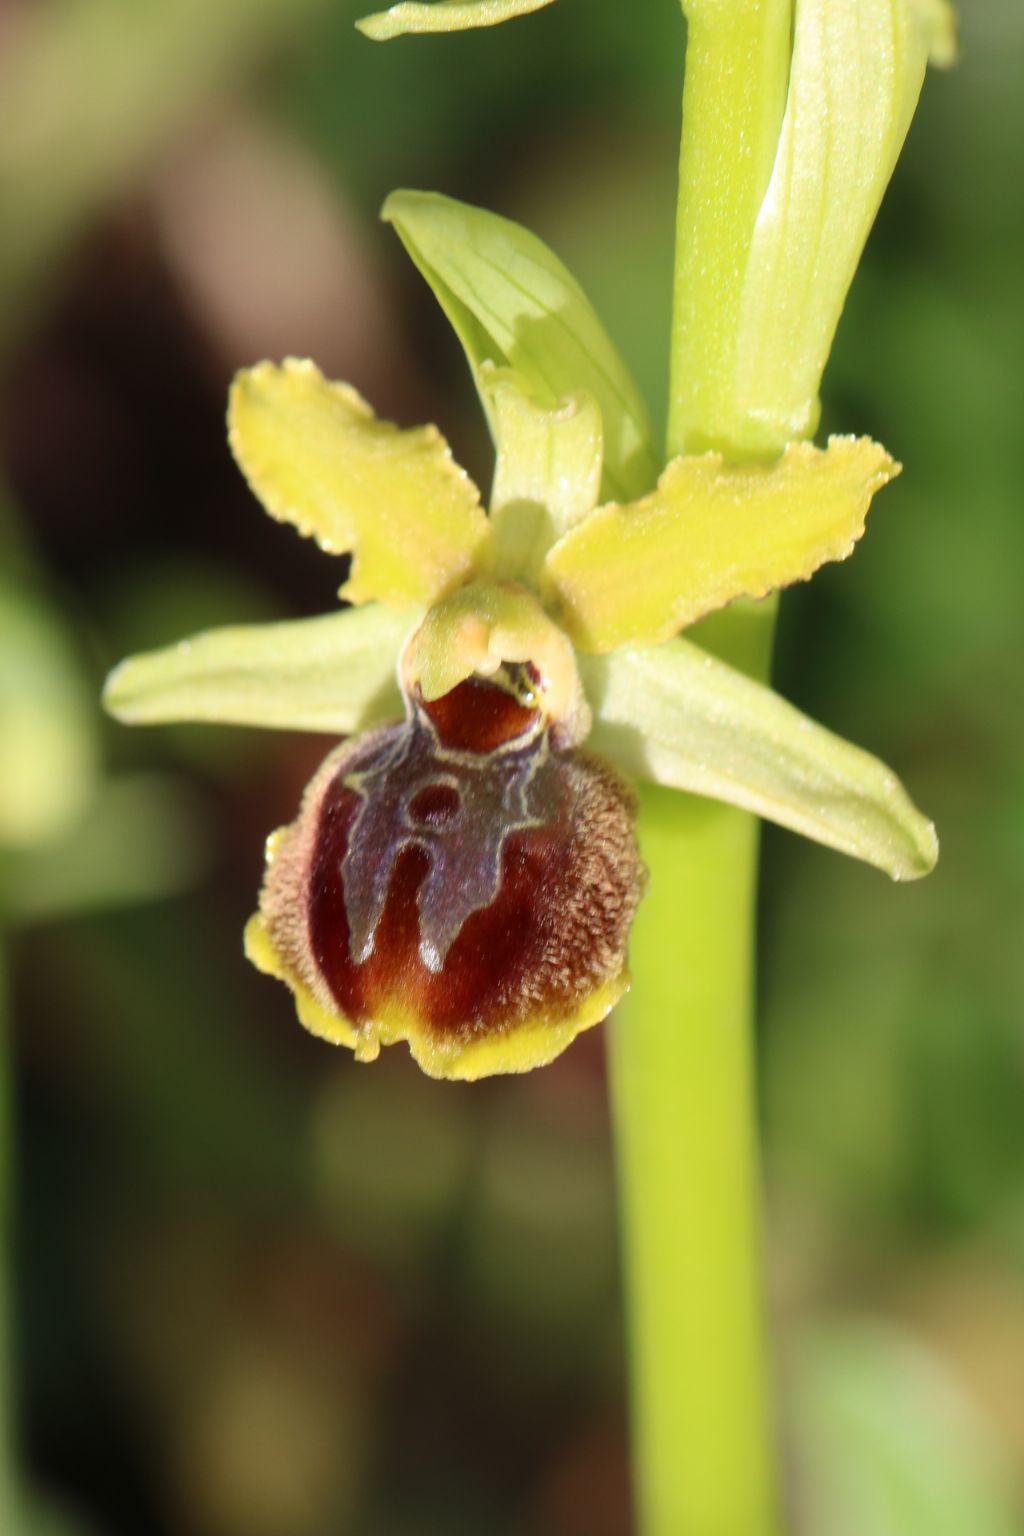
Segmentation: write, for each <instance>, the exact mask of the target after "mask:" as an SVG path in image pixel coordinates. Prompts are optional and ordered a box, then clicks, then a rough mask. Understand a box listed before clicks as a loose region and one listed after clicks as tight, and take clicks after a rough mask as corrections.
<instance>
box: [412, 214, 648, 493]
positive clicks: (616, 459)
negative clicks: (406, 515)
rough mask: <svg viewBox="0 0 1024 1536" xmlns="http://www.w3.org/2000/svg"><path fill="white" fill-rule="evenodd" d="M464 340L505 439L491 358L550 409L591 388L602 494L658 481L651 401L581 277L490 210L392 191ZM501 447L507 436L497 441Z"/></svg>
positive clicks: (416, 254)
mask: <svg viewBox="0 0 1024 1536" xmlns="http://www.w3.org/2000/svg"><path fill="white" fill-rule="evenodd" d="M381 217H382V218H384V219H385V220H387V222H388V223H390V224H393V225H394V227H395V229H396V231H397V233H398V235H399V237H400V238H401V241H402V244H403V245H404V246H405V248H406V250H407V251H408V253H409V255H410V256H411V258H412V260H413V261H414V262H415V263H416V265H417V267H419V269H420V271H421V273H422V274H423V276H424V278H425V279H426V281H427V282H428V283H429V284H430V287H431V289H432V290H433V293H434V297H435V298H436V299H437V301H438V303H439V304H440V306H441V308H442V309H443V310H444V312H445V314H446V315H447V317H448V319H449V321H450V322H451V325H452V327H453V329H454V331H455V333H456V335H457V336H458V338H459V340H460V341H461V342H462V345H463V348H464V349H465V352H466V356H467V358H468V359H469V363H470V367H471V368H472V370H473V376H474V378H475V379H476V381H477V385H478V388H479V389H480V395H481V400H482V402H483V407H484V410H485V411H486V412H487V418H488V421H489V423H490V426H491V432H492V435H493V436H494V437H495V439H496V441H499V422H498V418H497V413H496V405H495V400H494V398H493V392H492V391H491V389H490V388H489V386H488V382H487V378H488V376H487V374H486V372H485V371H482V368H481V365H482V364H484V363H491V364H495V365H497V366H498V367H500V368H511V369H514V370H515V373H516V376H517V377H518V379H519V381H520V382H521V385H522V387H523V388H524V389H525V390H527V391H528V392H529V393H530V395H531V397H532V398H533V399H534V401H535V402H536V403H537V404H538V405H540V406H545V407H548V408H549V409H551V408H556V407H558V406H559V405H560V404H561V403H562V402H563V401H564V400H565V399H566V398H567V397H570V396H578V395H579V393H580V391H586V393H587V394H589V395H591V396H593V398H594V400H595V401H596V402H597V406H598V409H599V410H600V413H601V421H602V428H603V440H604V468H603V478H602V486H601V494H602V495H603V496H605V497H606V498H609V499H612V498H614V499H616V500H628V499H629V498H631V497H634V496H642V495H643V494H644V492H645V491H649V490H650V488H651V486H652V485H653V484H654V482H655V481H656V480H657V478H658V470H659V468H660V464H659V460H658V454H657V451H656V449H655V447H654V438H653V435H652V432H651V427H650V422H649V420H648V417H647V408H646V406H645V405H644V402H643V398H642V396H641V394H640V391H639V389H638V388H637V386H636V383H635V381H634V379H633V376H632V374H631V373H630V372H629V369H628V368H627V367H626V365H625V363H624V362H623V361H622V358H621V357H620V356H619V353H618V351H617V349H616V347H615V345H614V343H613V342H612V340H611V339H610V337H609V336H608V333H607V331H606V330H605V328H604V326H603V325H602V323H601V321H600V320H599V319H598V317H597V314H596V313H595V311H594V308H593V306H592V304H591V303H590V300H589V299H588V298H587V296H586V294H585V293H584V292H583V290H582V288H581V287H580V285H579V283H578V282H577V281H576V279H575V278H574V277H573V276H572V274H571V273H570V272H569V271H568V270H567V268H566V267H565V266H564V265H563V264H562V262H561V261H559V259H558V257H557V256H556V255H555V254H554V252H553V251H550V250H549V249H548V247H547V246H546V245H545V244H544V242H543V241H542V240H538V238H537V236H536V235H534V234H531V233H530V231H529V230H528V229H524V228H523V227H522V225H521V224H514V223H513V222H512V220H511V219H503V218H500V217H499V216H498V214H496V213H489V212H487V210H486V209H484V208H474V207H472V206H471V205H470V204H468V203H460V202H456V201H455V199H454V198H451V197H442V196H441V194H440V193H437V192H409V191H402V192H393V193H392V194H391V196H390V197H389V198H388V199H387V201H386V203H385V204H384V207H383V209H382V210H381ZM499 447H500V441H499Z"/></svg>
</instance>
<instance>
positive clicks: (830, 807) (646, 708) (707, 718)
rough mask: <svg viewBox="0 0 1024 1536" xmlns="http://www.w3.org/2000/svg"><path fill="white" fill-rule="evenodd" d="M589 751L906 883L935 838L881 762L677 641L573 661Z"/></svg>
mask: <svg viewBox="0 0 1024 1536" xmlns="http://www.w3.org/2000/svg"><path fill="white" fill-rule="evenodd" d="M578 661H579V666H580V675H581V677H582V679H583V686H584V689H585V691H586V694H587V697H588V699H589V701H590V704H591V707H592V708H593V711H594V716H595V724H594V728H593V731H592V733H591V736H590V742H589V745H591V746H592V747H593V749H594V751H595V752H598V753H600V754H601V755H602V756H604V757H607V758H609V759H610V760H611V761H612V762H614V763H616V764H618V766H619V767H620V768H624V769H625V770H626V771H627V772H629V773H632V774H633V775H635V776H636V777H637V778H640V779H649V780H652V781H653V782H654V783H656V784H666V785H669V786H670V787H672V788H674V789H684V790H690V791H692V792H693V793H695V794H699V795H710V796H712V797H713V798H715V799H718V800H726V801H728V802H730V803H731V804H733V805H738V806H741V807H742V808H743V809H744V810H748V811H753V812H754V813H755V814H756V815H758V816H763V817H765V818H766V819H767V820H769V821H775V822H778V823H779V825H780V826H784V827H790V828H791V829H792V830H793V831H794V832H800V833H802V834H803V835H804V836H805V837H810V838H813V839H814V840H815V841H816V842H819V843H825V844H826V845H827V846H828V847H830V848H837V849H839V851H840V852H842V853H848V854H851V855H853V857H855V858H858V859H864V860H865V861H866V862H867V863H869V864H874V865H876V866H877V868H879V869H883V870H885V872H886V873H887V874H889V875H891V876H892V878H893V879H894V880H913V879H916V878H917V877H918V876H920V875H925V874H927V873H928V871H929V870H930V869H932V868H933V867H934V865H935V861H936V859H937V857H938V842H937V840H936V836H935V829H934V827H933V826H932V824H931V822H929V821H927V820H926V819H925V818H924V817H923V816H922V815H921V814H920V812H919V811H918V810H916V809H915V807H914V806H913V804H912V803H911V801H910V799H909V798H908V796H907V793H906V791H905V790H904V788H903V786H902V785H901V784H900V782H899V780H898V779H897V778H896V776H895V775H894V774H893V773H892V772H891V771H890V770H889V769H888V768H887V767H886V766H885V765H884V763H880V762H879V761H878V759H877V758H874V757H871V756H870V755H869V754H868V753H867V752H862V751H861V750H860V748H859V747H854V746H851V745H850V743H849V742H846V741H843V740H842V739H841V737H838V736H834V735H833V734H832V733H831V731H827V730H825V729H824V727H822V726H820V725H816V724H815V723H814V722H813V721H812V720H809V719H808V718H807V716H806V715H803V714H801V713H800V711H799V710H796V709H794V708H793V707H792V705H790V704H787V703H786V702H785V700H784V699H781V698H780V697H779V696H778V694H776V693H773V692H772V690H771V689H770V688H765V687H763V686H762V685H761V684H760V683H755V682H754V681H753V680H752V679H751V678H748V677H745V676H744V675H743V674H742V673H741V672H736V671H734V670H733V669H732V668H731V667H728V666H726V665H725V663H724V662H721V661H717V660H716V659H715V658H714V657H713V656H711V655H709V654H708V653H707V652H706V651H702V650H700V649H699V648H698V647H697V646H695V645H691V644H690V643H689V642H688V641H685V640H669V641H667V642H666V643H665V644H664V645H660V646H653V647H650V648H635V649H634V648H632V647H630V648H626V649H624V650H620V651H614V652H612V654H611V655H609V656H586V655H580V656H579V657H578Z"/></svg>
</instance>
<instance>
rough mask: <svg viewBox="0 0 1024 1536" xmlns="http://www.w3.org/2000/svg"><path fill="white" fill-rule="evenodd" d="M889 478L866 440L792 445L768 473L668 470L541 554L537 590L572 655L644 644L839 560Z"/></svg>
mask: <svg viewBox="0 0 1024 1536" xmlns="http://www.w3.org/2000/svg"><path fill="white" fill-rule="evenodd" d="M898 472H899V466H898V465H897V464H896V463H894V461H893V460H892V459H891V458H890V456H889V454H888V453H886V451H885V449H884V448H882V447H880V446H879V444H877V443H874V442H872V441H871V440H870V439H869V438H852V437H833V438H832V439H830V441H829V445H828V447H827V448H826V449H819V448H815V447H813V446H812V445H811V444H810V443H794V444H792V445H791V446H790V447H789V448H787V450H786V452H785V453H784V454H783V455H782V457H781V459H779V460H778V461H777V463H775V464H774V465H771V466H768V467H765V466H761V465H727V464H725V463H724V462H723V460H722V456H721V455H720V454H717V453H706V454H701V455H697V456H688V457H684V458H679V459H674V460H673V461H672V463H671V464H669V466H668V468H667V469H666V470H665V471H664V473H663V474H662V476H661V479H660V480H659V482H658V485H657V488H656V490H654V491H652V492H651V494H650V495H649V496H645V497H643V498H642V500H640V501H637V502H634V503H632V504H630V505H627V506H616V505H610V506H605V507H599V508H598V509H597V511H595V512H594V513H592V514H591V516H590V517H588V518H586V519H585V520H584V521H583V522H582V523H580V524H579V526H578V527H576V528H574V529H572V530H571V531H570V532H569V533H568V534H566V535H565V536H564V538H562V539H561V540H560V541H559V542H558V543H557V544H556V545H555V546H554V548H553V549H552V550H551V551H550V553H549V554H548V556H547V559H546V560H545V562H544V567H543V572H542V587H543V590H544V591H545V593H546V595H547V597H548V599H549V600H550V601H551V602H552V603H554V604H555V605H557V608H558V610H559V612H560V616H561V619H562V621H563V622H564V624H565V625H566V627H567V629H568V630H569V632H570V634H571V635H572V637H573V639H574V641H575V642H576V644H577V645H579V646H581V647H583V648H584V649H586V650H591V651H609V650H612V649H614V648H615V647H616V646H620V645H626V644H629V643H637V644H644V645H647V644H653V643H655V642H656V641H659V640H666V639H668V638H669V637H670V636H671V635H674V634H675V633H676V632H677V631H678V630H680V629H684V628H685V627H686V626H687V625H688V624H692V623H694V622H695V621H696V620H697V619H699V618H701V617H703V616H704V615H705V614H707V613H712V612H714V610H715V609H717V608H721V607H724V605H725V604H726V603H730V602H732V601H733V600H734V599H735V598H737V597H742V596H745V597H764V596H765V595H767V593H769V592H772V591H774V590H775V589H776V588H778V587H784V586H788V585H789V584H790V583H791V582H794V581H801V580H804V579H805V578H806V577H808V576H810V575H811V574H812V573H813V572H814V571H816V570H817V569H818V567H819V566H820V565H822V564H824V563H825V561H828V560H842V559H844V558H845V557H846V556H847V555H849V554H850V553H851V551H852V549H853V547H854V544H855V543H856V541H857V539H858V538H859V537H860V535H861V534H862V533H863V531H864V519H865V517H866V515H867V511H868V507H869V505H870V503H871V498H872V496H873V495H874V493H875V492H876V491H877V490H878V489H879V488H880V487H881V486H883V485H885V483H886V482H887V481H888V480H891V479H892V478H893V476H894V475H896V474H897V473H898Z"/></svg>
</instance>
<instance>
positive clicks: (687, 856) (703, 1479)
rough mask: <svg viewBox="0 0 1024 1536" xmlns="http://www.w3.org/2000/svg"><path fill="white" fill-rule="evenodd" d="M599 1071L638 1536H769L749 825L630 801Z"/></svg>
mask: <svg viewBox="0 0 1024 1536" xmlns="http://www.w3.org/2000/svg"><path fill="white" fill-rule="evenodd" d="M640 830H641V844H642V847H643V851H644V857H645V858H646V860H647V862H648V865H649V868H650V870H651V890H650V893H649V894H648V897H647V899H646V900H645V902H644V904H643V908H642V911H641V914H640V917H639V919H638V921H637V924H636V928H635V930H634V936H633V941H632V946H631V950H632V963H633V971H634V984H633V992H632V994H631V996H630V1001H629V1007H628V1009H627V1010H626V1011H625V1016H624V1017H622V1018H621V1019H620V1022H619V1026H618V1028H617V1029H616V1030H615V1034H614V1044H613V1055H612V1061H613V1071H614V1080H615V1109H616V1117H617V1122H618V1127H619V1138H620V1143H619V1145H620V1182H621V1186H622V1194H623V1201H624V1208H625V1234H624V1235H625V1240H626V1252H627V1256H628V1257H627V1274H626V1281H627V1289H628V1294H629V1300H630V1307H631V1324H632V1328H631V1333H632V1339H631V1345H632V1351H631V1353H632V1361H633V1372H634V1380H633V1391H634V1413H635V1420H636V1426H635V1427H636V1435H635V1440H636V1446H637V1451H636V1473H635V1475H636V1482H637V1489H638V1495H639V1504H640V1517H641V1518H640V1530H641V1531H642V1532H643V1533H644V1536H769V1533H770V1532H773V1531H774V1530H775V1513H774V1512H775V1488H774V1470H773V1457H772V1452H771V1440H770V1435H769V1431H768V1416H767V1413H766V1407H765V1390H764V1380H765V1372H764V1347H763V1344H762V1328H761V1285H760V1259H759V1249H760V1244H759V1226H760V1216H759V1201H758V1188H757V1178H756V1171H755V1170H756V1162H757V1152H756V1137H755V1131H754V1119H753V1114H752V1102H753V1086H752V1079H753V1069H752V1061H751V1055H752V1052H751V1030H750V994H751V972H752V957H753V921H754V914H753V891H754V881H755V875H756V866H757V826H756V823H755V821H754V820H753V818H752V817H749V816H745V815H742V814H740V813H739V812H736V811H733V810H731V809H730V808H728V807H726V806H722V805H719V804H716V803H713V802H710V801H701V800H696V799H694V798H692V797H687V796H682V795H678V794H676V793H674V792H673V791H671V790H660V789H657V788H653V787H652V788H651V789H648V790H647V791H645V794H644V798H643V804H642V812H641V823H640Z"/></svg>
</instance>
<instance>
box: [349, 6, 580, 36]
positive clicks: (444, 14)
mask: <svg viewBox="0 0 1024 1536" xmlns="http://www.w3.org/2000/svg"><path fill="white" fill-rule="evenodd" d="M551 3H552V0H435V3H434V4H433V5H419V4H414V3H413V0H405V3H402V4H399V5H392V6H390V7H389V9H388V10H386V11H376V12H375V13H374V14H373V15H372V16H364V17H363V19H362V21H357V22H356V26H357V27H358V28H359V31H360V32H362V33H363V34H364V36H366V37H370V38H372V39H373V41H374V42H375V43H384V42H387V41H388V40H389V39H390V38H392V37H402V36H404V35H405V34H406V33H409V32H466V31H468V30H469V29H470V28H471V27H495V26H497V25H498V23H499V22H501V21H512V20H513V19H514V18H515V17H516V16H528V15H529V14H530V12H531V11H540V10H543V8H544V6H546V5H550V4H551Z"/></svg>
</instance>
